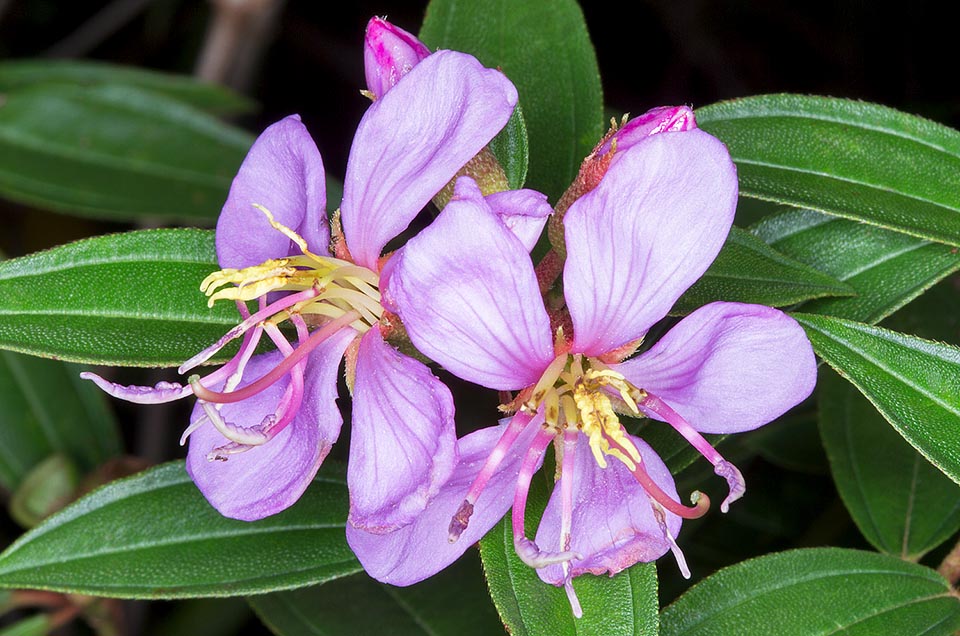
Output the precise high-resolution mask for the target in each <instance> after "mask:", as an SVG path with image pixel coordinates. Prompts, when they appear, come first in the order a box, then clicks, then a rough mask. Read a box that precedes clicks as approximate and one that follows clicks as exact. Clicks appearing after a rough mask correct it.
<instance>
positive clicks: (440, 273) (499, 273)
mask: <svg viewBox="0 0 960 636" xmlns="http://www.w3.org/2000/svg"><path fill="white" fill-rule="evenodd" d="M417 68H419V67H417ZM398 86H399V84H398ZM380 282H381V285H380V288H381V290H383V297H384V303H385V306H386V307H388V308H389V309H390V310H391V311H393V312H395V313H396V314H398V315H399V316H400V318H401V320H403V324H404V326H405V327H406V329H407V333H408V334H409V335H410V339H411V341H412V342H413V344H414V346H416V347H417V349H419V350H420V351H421V352H422V353H423V354H424V355H426V356H427V357H428V358H430V359H431V360H434V361H435V362H438V363H439V364H441V365H443V366H444V367H446V368H447V370H449V371H450V372H451V373H454V374H456V375H458V376H460V377H461V378H463V379H465V380H469V381H470V382H475V383H477V384H480V385H482V386H485V387H489V388H492V389H505V390H512V389H520V388H523V387H525V386H529V385H530V384H533V383H535V382H536V381H537V380H538V379H539V378H540V374H541V373H542V372H543V370H544V369H545V368H546V367H547V365H548V364H550V362H551V360H553V357H554V356H553V345H552V343H551V340H550V321H549V319H548V317H547V313H546V310H545V309H544V307H543V301H542V299H541V298H540V291H539V289H538V287H537V279H536V276H535V274H534V271H533V264H532V263H531V262H530V256H529V255H528V254H527V251H526V249H525V248H524V247H523V245H522V244H521V243H520V241H519V239H517V237H516V236H514V235H513V234H512V233H511V232H510V231H509V230H508V229H507V228H506V227H505V226H504V225H503V223H502V222H501V221H500V220H499V219H497V218H496V216H495V215H494V214H493V213H492V212H491V210H490V207H489V206H488V205H487V203H486V202H485V201H484V199H483V196H482V195H481V194H480V190H479V188H478V187H477V185H476V183H474V181H473V179H471V178H469V177H461V178H460V179H458V180H457V184H456V190H455V194H454V197H453V199H452V200H451V201H450V203H449V204H447V207H445V208H444V210H443V212H441V213H440V216H438V217H437V219H436V220H435V221H434V222H433V223H432V224H431V225H430V226H429V227H428V228H426V229H425V230H423V231H422V232H420V234H419V235H417V236H415V237H414V238H412V239H410V241H409V242H408V243H407V244H406V246H404V247H403V248H402V249H400V250H399V251H398V252H397V253H396V254H394V256H393V257H391V258H390V260H389V261H388V262H387V265H386V267H385V268H384V271H383V274H382V276H381V279H380Z"/></svg>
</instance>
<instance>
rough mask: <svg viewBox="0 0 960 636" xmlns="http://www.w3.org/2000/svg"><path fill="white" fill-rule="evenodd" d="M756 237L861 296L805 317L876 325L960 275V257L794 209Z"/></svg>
mask: <svg viewBox="0 0 960 636" xmlns="http://www.w3.org/2000/svg"><path fill="white" fill-rule="evenodd" d="M751 231H752V232H753V233H754V234H756V235H757V236H759V237H760V238H762V239H763V240H764V241H766V242H767V243H769V244H770V245H771V246H772V247H774V248H776V249H777V250H779V251H780V252H782V253H784V254H786V255H787V256H789V257H791V258H795V259H797V260H798V261H800V262H802V263H806V264H807V265H810V266H811V267H815V268H817V269H818V270H820V271H823V272H826V273H827V274H830V275H831V276H834V277H836V278H837V279H838V280H841V281H843V282H844V283H846V284H847V285H849V286H850V287H851V288H852V289H853V290H854V291H855V295H853V296H851V297H847V298H823V299H818V300H813V301H811V302H808V303H806V304H804V306H803V309H804V311H809V312H813V313H818V314H829V315H831V316H837V317H839V318H847V319H849V320H858V321H861V322H868V323H871V324H872V323H876V322H879V321H880V320H882V319H883V318H885V317H887V316H889V315H890V314H891V313H893V312H895V311H896V310H897V309H899V308H900V307H902V306H903V305H905V304H906V303H908V302H910V301H911V300H913V299H914V298H916V297H917V296H918V295H920V294H922V293H923V292H924V291H926V290H927V289H928V288H929V287H930V286H931V285H933V284H934V283H936V282H937V281H938V280H941V279H943V278H944V277H946V276H949V275H950V274H951V273H953V272H956V271H958V270H960V254H958V251H957V249H956V248H952V247H950V246H949V245H941V244H937V243H931V242H930V241H926V240H924V239H919V238H916V237H913V236H908V235H906V234H901V233H899V232H891V231H890V230H884V229H882V228H879V227H876V226H874V225H867V224H864V223H860V222H857V221H849V220H847V219H838V218H836V217H830V216H826V215H823V214H820V213H819V212H813V211H812V210H795V209H789V210H784V211H782V212H780V213H779V214H775V215H773V216H770V217H767V218H765V219H763V220H762V221H760V222H759V223H757V224H756V225H755V226H753V227H752V228H751Z"/></svg>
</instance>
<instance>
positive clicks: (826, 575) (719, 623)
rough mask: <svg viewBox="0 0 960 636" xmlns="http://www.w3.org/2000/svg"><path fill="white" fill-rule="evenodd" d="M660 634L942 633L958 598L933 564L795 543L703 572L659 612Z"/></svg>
mask: <svg viewBox="0 0 960 636" xmlns="http://www.w3.org/2000/svg"><path fill="white" fill-rule="evenodd" d="M660 618H661V628H660V634H661V636H707V635H712V634H715V635H716V636H730V635H731V634H766V633H771V634H777V636H813V635H814V634H818V635H823V636H826V635H827V634H839V633H842V634H845V635H848V636H853V635H857V636H904V635H905V634H924V635H925V636H948V635H949V634H953V633H954V631H955V630H957V629H958V628H960V600H958V599H957V597H956V596H954V595H953V594H952V593H951V591H950V586H949V585H948V584H947V582H946V581H944V580H943V578H942V577H941V576H940V575H938V574H937V573H936V572H934V571H933V570H930V569H928V568H925V567H922V566H919V565H915V564H913V563H905V562H903V561H901V560H899V559H896V558H893V557H888V556H885V555H881V554H874V553H871V552H859V551H856V550H841V549H838V548H818V549H809V550H794V551H791V552H782V553H779V554H769V555H766V556H763V557H759V558H756V559H752V560H750V561H745V562H743V563H739V564H737V565H734V566H732V567H729V568H725V569H723V570H720V571H719V572H717V573H716V574H714V575H712V576H709V577H707V578H706V579H704V580H703V581H701V582H700V583H698V584H697V585H695V586H693V587H692V588H691V589H690V591H688V592H687V593H686V594H684V595H683V596H682V597H680V598H679V599H678V600H677V601H676V602H674V603H673V604H671V605H670V606H669V607H667V608H665V609H664V610H663V612H662V614H661V617H660Z"/></svg>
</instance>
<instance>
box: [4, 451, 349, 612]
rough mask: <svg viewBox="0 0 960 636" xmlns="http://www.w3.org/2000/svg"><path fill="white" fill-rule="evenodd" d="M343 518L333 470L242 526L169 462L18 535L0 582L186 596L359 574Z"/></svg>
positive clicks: (343, 493)
mask: <svg viewBox="0 0 960 636" xmlns="http://www.w3.org/2000/svg"><path fill="white" fill-rule="evenodd" d="M265 478H266V477H265ZM346 517H347V487H346V483H345V480H344V479H343V477H342V475H340V474H339V472H338V469H337V468H335V467H325V469H324V471H322V472H321V474H320V475H319V476H318V477H317V479H316V480H315V481H314V483H313V484H312V485H311V487H310V488H309V489H308V490H307V492H306V493H305V494H304V496H303V497H302V498H301V499H300V501H299V502H298V503H297V504H296V505H294V506H293V507H292V508H290V509H288V510H286V511H284V512H282V513H280V514H278V515H274V516H272V517H268V518H267V519H263V520H261V521H256V522H252V523H250V522H244V521H236V520H233V519H227V518H225V517H221V516H220V514H219V513H218V512H217V511H216V510H214V509H213V508H211V507H210V505H209V504H208V503H207V502H206V501H205V500H204V499H203V497H202V496H201V495H200V492H199V491H198V490H197V488H196V486H194V484H193V482H191V481H190V478H189V476H187V473H186V471H185V470H184V467H183V462H173V463H169V464H164V465H162V466H158V467H156V468H152V469H150V470H148V471H145V472H143V473H141V474H139V475H136V476H134V477H130V478H128V479H123V480H120V481H115V482H113V483H111V484H108V485H107V486H105V487H103V488H101V489H100V490H97V491H96V492H94V493H92V494H90V495H88V496H86V497H84V498H83V499H81V500H80V501H78V502H76V503H75V504H73V505H71V506H69V507H67V508H65V509H64V510H62V511H61V512H59V513H57V514H55V515H53V516H52V517H50V518H48V519H47V520H46V521H45V522H44V523H42V524H41V525H39V526H37V527H36V528H34V529H33V530H31V531H30V532H28V533H27V534H25V535H24V536H23V537H21V538H20V539H19V540H18V541H17V542H16V543H14V544H13V545H12V546H10V548H8V549H7V550H6V551H5V552H4V553H3V554H0V587H11V588H33V589H45V590H56V591H63V592H76V593H81V594H91V595H96V596H109V597H118V598H185V597H196V596H236V595H241V594H258V593H264V592H272V591H276V590H283V589H290V588H294V587H300V586H304V585H310V584H312V583H321V582H324V581H329V580H332V579H335V578H338V577H341V576H346V575H349V574H353V573H355V572H358V571H359V570H360V565H359V563H357V561H356V559H355V558H354V556H353V553H352V552H350V548H349V546H347V541H346V537H345V535H344V531H343V527H344V520H345V519H346Z"/></svg>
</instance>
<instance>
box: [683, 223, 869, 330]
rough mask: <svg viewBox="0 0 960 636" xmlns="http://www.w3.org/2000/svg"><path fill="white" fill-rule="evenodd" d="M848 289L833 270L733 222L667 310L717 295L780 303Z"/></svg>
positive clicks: (685, 309)
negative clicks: (697, 274)
mask: <svg viewBox="0 0 960 636" xmlns="http://www.w3.org/2000/svg"><path fill="white" fill-rule="evenodd" d="M852 293H853V290H852V289H851V288H850V287H849V286H847V285H844V284H843V283H841V282H839V281H837V280H835V279H834V278H833V277H832V276H828V275H827V274H824V273H823V272H819V271H817V270H815V269H813V268H812V267H808V266H806V265H804V264H803V263H799V262H797V261H795V260H793V259H791V258H787V257H786V256H784V255H783V254H780V253H779V252H777V251H776V250H774V249H773V248H771V247H770V246H769V245H767V244H766V243H764V242H763V241H761V240H760V239H758V238H757V237H755V236H753V235H752V234H750V233H749V232H745V231H744V230H741V229H740V228H737V227H732V228H730V235H729V236H727V241H726V243H724V245H723V249H721V250H720V253H719V254H718V255H717V260H715V261H714V262H713V264H712V265H711V266H710V269H708V270H707V272H706V273H705V274H704V275H703V277H702V278H701V279H700V280H698V281H697V282H696V283H694V285H693V286H692V287H691V288H690V289H688V290H687V291H686V293H685V294H684V295H683V296H681V297H680V299H679V300H678V301H677V303H676V304H675V305H674V306H673V309H671V311H670V313H671V314H674V315H682V314H688V313H690V312H691V311H693V310H694V309H696V308H698V307H702V306H703V305H706V304H707V303H710V302H713V301H715V300H726V301H731V302H741V303H757V304H761V305H770V306H772V307H783V306H786V305H792V304H794V303H798V302H800V301H803V300H809V299H811V298H819V297H821V296H847V295H850V294H852Z"/></svg>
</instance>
